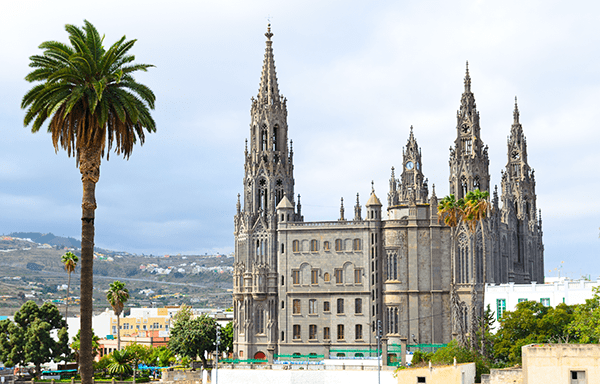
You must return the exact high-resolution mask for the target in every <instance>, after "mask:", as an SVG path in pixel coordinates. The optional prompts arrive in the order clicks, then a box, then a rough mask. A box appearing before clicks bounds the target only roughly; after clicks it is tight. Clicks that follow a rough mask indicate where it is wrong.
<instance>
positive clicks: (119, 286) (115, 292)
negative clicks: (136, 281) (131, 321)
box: [106, 280, 129, 351]
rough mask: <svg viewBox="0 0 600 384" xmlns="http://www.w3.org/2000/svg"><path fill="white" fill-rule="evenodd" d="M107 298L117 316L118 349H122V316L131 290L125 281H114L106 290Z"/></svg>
mask: <svg viewBox="0 0 600 384" xmlns="http://www.w3.org/2000/svg"><path fill="white" fill-rule="evenodd" d="M106 299H107V300H108V302H109V303H110V305H111V307H112V308H113V311H115V315H116V316H117V350H119V351H120V350H121V321H120V317H119V316H121V313H122V312H123V307H124V306H125V303H126V302H127V300H129V290H128V289H127V288H125V283H122V282H120V281H118V280H117V281H113V282H112V283H110V288H109V290H108V291H107V292H106Z"/></svg>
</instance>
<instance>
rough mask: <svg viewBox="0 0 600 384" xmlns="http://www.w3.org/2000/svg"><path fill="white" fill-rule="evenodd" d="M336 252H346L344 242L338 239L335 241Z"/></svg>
mask: <svg viewBox="0 0 600 384" xmlns="http://www.w3.org/2000/svg"><path fill="white" fill-rule="evenodd" d="M335 250H336V251H337V252H341V251H343V250H344V245H343V243H342V240H341V239H337V240H336V241H335Z"/></svg>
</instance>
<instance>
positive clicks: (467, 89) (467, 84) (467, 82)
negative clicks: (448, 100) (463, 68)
mask: <svg viewBox="0 0 600 384" xmlns="http://www.w3.org/2000/svg"><path fill="white" fill-rule="evenodd" d="M465 92H471V75H469V60H467V73H466V74H465Z"/></svg>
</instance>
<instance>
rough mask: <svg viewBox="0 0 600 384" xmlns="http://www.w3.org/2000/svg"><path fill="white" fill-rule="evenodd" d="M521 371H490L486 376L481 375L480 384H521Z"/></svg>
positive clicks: (514, 369)
mask: <svg viewBox="0 0 600 384" xmlns="http://www.w3.org/2000/svg"><path fill="white" fill-rule="evenodd" d="M522 383H523V369H521V368H506V369H492V370H490V373H489V374H487V375H481V384H522Z"/></svg>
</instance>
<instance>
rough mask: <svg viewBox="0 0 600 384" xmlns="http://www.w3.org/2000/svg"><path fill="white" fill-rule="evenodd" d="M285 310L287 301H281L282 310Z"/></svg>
mask: <svg viewBox="0 0 600 384" xmlns="http://www.w3.org/2000/svg"><path fill="white" fill-rule="evenodd" d="M283 308H285V301H284V300H281V309H283Z"/></svg>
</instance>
